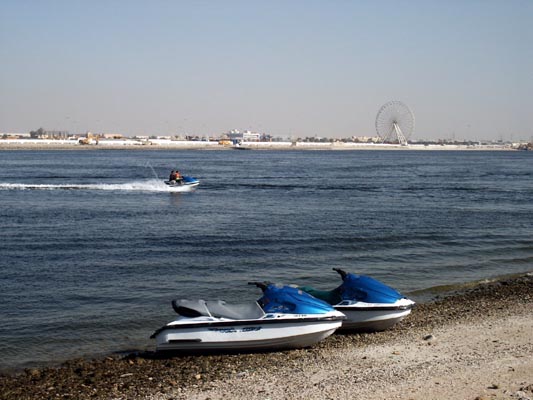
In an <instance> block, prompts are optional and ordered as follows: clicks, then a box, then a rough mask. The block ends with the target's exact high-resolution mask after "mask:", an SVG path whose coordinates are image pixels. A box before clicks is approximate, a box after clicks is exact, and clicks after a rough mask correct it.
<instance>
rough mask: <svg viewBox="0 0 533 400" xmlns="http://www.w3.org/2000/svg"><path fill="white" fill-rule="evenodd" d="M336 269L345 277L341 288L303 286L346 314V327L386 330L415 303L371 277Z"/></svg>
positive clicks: (350, 328)
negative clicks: (319, 288)
mask: <svg viewBox="0 0 533 400" xmlns="http://www.w3.org/2000/svg"><path fill="white" fill-rule="evenodd" d="M333 270H334V271H337V272H338V273H339V275H340V276H341V278H342V281H343V282H342V284H341V285H340V286H339V287H337V288H335V289H333V290H329V291H325V290H317V289H314V288H312V287H309V286H303V287H300V289H301V290H303V291H304V292H306V293H309V294H311V295H312V296H314V297H316V298H318V299H321V300H324V301H326V302H327V303H329V304H331V305H333V307H334V308H335V309H336V310H338V311H341V312H342V313H343V314H345V315H346V319H345V320H344V321H343V323H342V327H341V329H342V330H352V331H366V332H369V331H370V332H372V331H383V330H385V329H388V328H391V327H392V326H394V325H395V324H397V323H398V322H400V321H401V320H402V319H404V318H405V317H406V316H407V315H409V314H410V313H411V308H412V307H413V305H414V304H415V302H414V301H412V300H410V299H408V298H406V297H405V296H403V295H402V294H401V293H399V292H398V291H396V290H395V289H393V288H391V287H390V286H387V285H385V284H384V283H381V282H380V281H378V280H376V279H373V278H371V277H369V276H364V275H355V274H351V273H346V272H345V271H343V270H341V269H338V268H333Z"/></svg>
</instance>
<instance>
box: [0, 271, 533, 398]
mask: <svg viewBox="0 0 533 400" xmlns="http://www.w3.org/2000/svg"><path fill="white" fill-rule="evenodd" d="M532 371H533V274H531V273H530V274H526V275H523V276H519V277H513V278H506V279H501V280H497V281H493V282H486V283H482V284H479V285H476V286H474V287H472V288H470V289H467V290H464V291H461V292H455V293H452V294H449V295H447V296H445V297H443V298H441V299H439V300H436V301H433V302H430V303H426V304H419V305H417V306H416V307H415V308H414V309H413V312H412V313H411V315H410V316H408V317H407V318H406V319H405V320H404V321H402V322H401V323H400V324H398V325H397V326H396V327H394V328H393V329H391V330H388V331H385V332H379V333H366V334H335V335H333V336H331V337H329V338H328V339H326V340H325V341H323V342H321V343H319V344H318V345H316V346H314V347H313V348H309V349H301V350H292V351H283V352H272V353H256V354H232V355H202V356H182V357H169V358H164V357H161V356H158V355H156V354H154V353H142V354H130V355H127V356H123V357H118V356H112V357H111V356H110V357H107V358H104V359H99V360H73V361H70V362H68V363H66V364H64V365H62V366H59V367H56V368H40V369H28V370H25V371H22V372H20V373H17V374H8V375H1V376H0V399H117V400H118V399H153V400H169V399H202V400H207V399H211V400H215V399H229V398H234V399H242V398H246V399H248V400H253V399H301V398H305V399H386V398H396V399H472V400H483V399H486V400H488V399H521V400H527V399H529V400H532V399H533V373H532Z"/></svg>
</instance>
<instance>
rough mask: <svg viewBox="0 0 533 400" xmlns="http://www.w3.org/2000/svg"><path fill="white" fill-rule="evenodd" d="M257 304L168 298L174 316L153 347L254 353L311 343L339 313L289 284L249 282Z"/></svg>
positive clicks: (326, 331)
mask: <svg viewBox="0 0 533 400" xmlns="http://www.w3.org/2000/svg"><path fill="white" fill-rule="evenodd" d="M251 284H254V285H256V286H257V287H259V288H261V289H262V291H263V296H262V297H261V298H260V299H259V300H258V301H256V302H251V303H247V304H228V303H226V302H225V301H221V300H218V301H204V300H173V301H172V307H173V308H174V311H176V313H178V315H179V316H178V318H176V319H175V320H174V321H172V322H169V323H168V324H166V325H165V326H163V327H161V328H159V329H158V330H156V331H155V332H154V333H153V334H152V336H151V338H152V339H155V340H156V350H157V351H162V350H178V351H213V350H222V351H257V350H278V349H289V348H300V347H308V346H311V345H313V344H315V343H317V342H319V341H321V340H323V339H325V338H326V337H328V336H329V335H331V334H332V333H333V332H334V331H335V330H336V329H337V328H339V327H340V326H341V324H342V320H343V319H344V318H345V316H344V314H342V313H341V312H339V311H336V310H334V309H333V307H331V306H330V305H329V304H327V303H326V302H323V301H322V300H319V299H316V298H314V297H312V296H311V295H309V294H307V293H305V292H303V291H301V290H299V289H297V288H295V287H290V286H280V285H274V284H270V283H259V282H252V283H251Z"/></svg>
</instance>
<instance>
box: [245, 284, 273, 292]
mask: <svg viewBox="0 0 533 400" xmlns="http://www.w3.org/2000/svg"><path fill="white" fill-rule="evenodd" d="M248 285H254V286H257V287H258V288H259V289H261V290H262V291H263V292H264V291H265V290H266V288H267V287H268V285H269V283H268V282H248Z"/></svg>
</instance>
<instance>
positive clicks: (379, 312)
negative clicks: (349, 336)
mask: <svg viewBox="0 0 533 400" xmlns="http://www.w3.org/2000/svg"><path fill="white" fill-rule="evenodd" d="M413 305H414V302H412V301H411V300H409V299H402V300H400V301H398V302H396V304H379V303H378V304H371V303H363V302H354V303H353V304H351V305H336V306H334V307H333V308H335V310H338V311H340V312H342V313H343V314H344V315H346V319H345V320H344V321H343V323H342V327H341V328H339V330H343V331H346V330H350V331H359V332H375V331H384V330H387V329H389V328H392V327H393V326H394V325H396V324H397V323H398V322H400V321H401V320H402V319H404V318H405V317H407V316H408V315H409V314H410V313H411V309H412V306H413Z"/></svg>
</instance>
